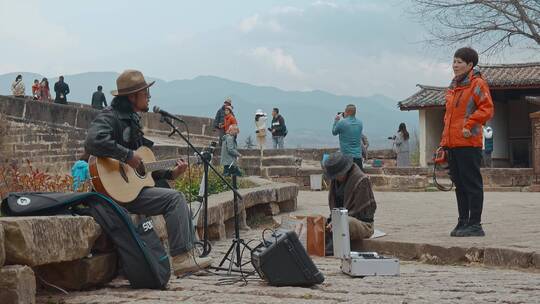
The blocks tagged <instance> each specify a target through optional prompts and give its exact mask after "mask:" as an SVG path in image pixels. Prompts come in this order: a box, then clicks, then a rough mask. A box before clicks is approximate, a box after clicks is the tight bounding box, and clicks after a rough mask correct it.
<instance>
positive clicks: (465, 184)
mask: <svg viewBox="0 0 540 304" xmlns="http://www.w3.org/2000/svg"><path fill="white" fill-rule="evenodd" d="M448 158H449V160H450V177H451V179H452V181H453V182H454V185H455V186H456V198H457V205H458V213H459V220H460V221H465V222H469V224H480V222H481V218H482V208H483V205H484V186H483V182H482V174H480V163H481V162H482V150H481V149H480V148H474V147H461V148H452V149H449V150H448Z"/></svg>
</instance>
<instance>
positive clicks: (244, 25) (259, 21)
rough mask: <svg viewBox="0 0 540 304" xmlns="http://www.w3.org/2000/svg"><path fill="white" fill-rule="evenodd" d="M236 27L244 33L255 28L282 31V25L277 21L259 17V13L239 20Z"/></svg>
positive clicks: (275, 31)
mask: <svg viewBox="0 0 540 304" xmlns="http://www.w3.org/2000/svg"><path fill="white" fill-rule="evenodd" d="M238 28H239V29H240V31H241V32H244V33H249V32H252V31H254V30H256V29H260V30H266V31H270V32H273V33H277V32H281V31H282V27H281V25H280V24H279V22H277V21H276V20H274V19H266V18H261V16H260V15H259V14H255V15H253V16H249V17H247V18H245V19H243V20H242V21H240V24H239V25H238Z"/></svg>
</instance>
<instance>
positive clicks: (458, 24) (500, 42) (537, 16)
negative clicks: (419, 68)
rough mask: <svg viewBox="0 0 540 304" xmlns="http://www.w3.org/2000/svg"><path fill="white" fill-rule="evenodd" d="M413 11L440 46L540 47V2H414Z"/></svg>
mask: <svg viewBox="0 0 540 304" xmlns="http://www.w3.org/2000/svg"><path fill="white" fill-rule="evenodd" d="M412 2H413V3H414V7H413V8H412V9H411V10H410V12H411V13H412V14H414V17H415V18H416V19H418V20H419V21H420V22H421V23H423V24H424V25H425V26H426V27H427V30H428V33H429V34H430V36H431V37H429V38H428V39H427V40H426V42H428V43H432V44H436V45H463V44H464V43H467V44H475V45H484V46H486V47H485V48H484V49H483V50H481V51H482V52H488V51H489V52H493V51H502V50H503V49H505V48H506V47H509V46H512V45H514V44H516V43H520V44H523V45H524V46H525V47H531V46H533V47H539V46H540V0H412Z"/></svg>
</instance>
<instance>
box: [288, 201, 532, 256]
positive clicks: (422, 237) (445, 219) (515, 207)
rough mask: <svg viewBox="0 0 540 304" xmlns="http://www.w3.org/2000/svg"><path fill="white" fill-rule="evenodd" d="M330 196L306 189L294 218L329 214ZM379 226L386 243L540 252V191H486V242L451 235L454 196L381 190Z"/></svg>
mask: <svg viewBox="0 0 540 304" xmlns="http://www.w3.org/2000/svg"><path fill="white" fill-rule="evenodd" d="M327 196H328V192H326V191H320V192H311V191H300V193H299V195H298V209H297V210H296V211H295V212H294V213H293V214H310V213H313V214H321V215H325V216H328V214H329V211H328V200H327ZM375 199H376V201H377V211H376V213H375V227H376V228H377V229H381V230H383V231H384V232H386V233H387V234H388V235H387V236H385V237H383V238H381V239H380V240H384V241H402V242H423V243H430V244H437V245H447V246H470V247H473V246H477V247H479V246H480V247H487V246H489V247H499V248H509V249H516V250H523V251H537V252H540V193H532V192H486V193H485V197H484V211H483V214H482V222H483V224H482V226H483V227H484V230H485V231H486V236H485V237H481V238H478V237H477V238H456V237H450V231H451V230H452V229H453V228H454V226H455V225H456V223H457V203H456V199H455V194H454V192H375Z"/></svg>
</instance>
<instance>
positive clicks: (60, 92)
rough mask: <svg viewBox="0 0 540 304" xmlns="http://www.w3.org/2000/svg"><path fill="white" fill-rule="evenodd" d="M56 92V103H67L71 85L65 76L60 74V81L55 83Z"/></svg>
mask: <svg viewBox="0 0 540 304" xmlns="http://www.w3.org/2000/svg"><path fill="white" fill-rule="evenodd" d="M54 92H55V93H56V97H55V98H54V102H55V103H60V104H67V94H69V86H68V84H67V83H65V82H64V76H60V78H59V79H58V82H56V83H55V84H54Z"/></svg>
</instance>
